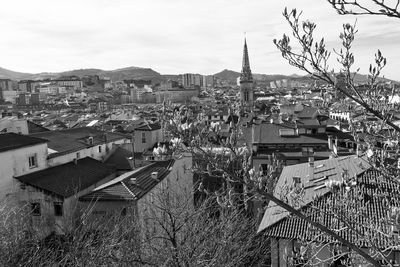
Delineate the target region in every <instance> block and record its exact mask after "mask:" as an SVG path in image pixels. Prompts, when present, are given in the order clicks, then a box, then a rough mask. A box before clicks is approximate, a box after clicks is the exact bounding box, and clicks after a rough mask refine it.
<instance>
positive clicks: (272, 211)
mask: <svg viewBox="0 0 400 267" xmlns="http://www.w3.org/2000/svg"><path fill="white" fill-rule="evenodd" d="M370 167H371V165H370V164H369V163H368V161H367V160H366V158H365V157H357V156H354V155H351V156H347V157H340V158H332V159H326V160H319V161H315V162H314V167H311V166H310V165H309V163H303V164H296V165H291V166H286V167H284V168H283V170H282V173H281V176H280V177H279V180H278V182H277V184H276V186H275V190H274V196H275V197H278V198H280V199H281V198H282V197H284V196H283V195H284V194H285V193H286V192H287V188H288V186H291V185H293V184H294V181H293V177H299V178H300V180H301V183H302V185H303V186H304V196H303V199H302V203H301V204H302V206H305V205H307V204H309V203H310V202H311V201H313V199H315V197H319V196H322V195H324V194H326V193H328V192H329V190H328V188H326V187H325V182H326V181H328V180H336V181H341V180H342V174H343V173H344V172H347V173H348V175H349V177H353V176H354V175H358V174H360V173H362V172H364V171H366V170H367V169H369V168H370ZM289 204H291V203H290V201H289ZM288 215H289V213H288V212H287V211H286V210H285V209H283V208H282V207H280V206H278V205H276V204H275V203H274V202H270V203H269V205H268V207H267V209H266V211H265V213H264V217H263V219H262V221H261V223H260V226H259V228H258V231H259V232H260V231H262V230H264V229H266V228H268V227H270V226H271V225H273V224H275V223H277V222H278V221H280V220H282V219H283V218H285V217H287V216H288Z"/></svg>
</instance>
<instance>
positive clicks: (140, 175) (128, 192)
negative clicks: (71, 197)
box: [80, 160, 175, 201]
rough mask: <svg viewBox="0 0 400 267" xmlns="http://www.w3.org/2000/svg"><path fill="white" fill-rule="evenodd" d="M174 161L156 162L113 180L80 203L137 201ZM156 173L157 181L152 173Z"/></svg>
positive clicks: (166, 172)
mask: <svg viewBox="0 0 400 267" xmlns="http://www.w3.org/2000/svg"><path fill="white" fill-rule="evenodd" d="M174 162H175V161H174V160H166V161H156V162H154V163H152V164H150V165H147V166H144V167H142V168H139V169H136V170H134V171H131V172H127V173H124V174H123V175H121V176H119V177H117V178H115V179H114V180H112V181H110V182H109V183H107V184H105V185H103V186H100V187H99V188H95V189H94V190H93V191H92V192H91V193H89V194H87V195H85V196H82V197H81V198H80V200H82V201H94V200H95V201H107V200H108V201H110V200H138V199H140V198H142V197H143V196H144V195H146V194H147V193H148V192H149V191H150V190H151V189H152V188H153V187H154V186H156V185H157V184H158V183H159V182H161V181H162V180H163V179H164V178H165V177H166V176H167V175H168V174H169V173H170V171H171V168H172V166H173V164H174ZM153 172H157V173H158V176H157V179H154V178H152V173H153Z"/></svg>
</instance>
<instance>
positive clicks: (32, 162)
mask: <svg viewBox="0 0 400 267" xmlns="http://www.w3.org/2000/svg"><path fill="white" fill-rule="evenodd" d="M37 166H38V164H37V155H36V154H34V155H32V156H29V168H30V169H32V168H36V167H37Z"/></svg>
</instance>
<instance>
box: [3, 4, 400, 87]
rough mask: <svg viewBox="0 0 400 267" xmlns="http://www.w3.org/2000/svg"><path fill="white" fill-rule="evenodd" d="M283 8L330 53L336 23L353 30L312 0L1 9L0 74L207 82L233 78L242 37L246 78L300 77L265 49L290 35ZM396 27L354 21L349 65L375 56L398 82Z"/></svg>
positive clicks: (273, 50)
mask: <svg viewBox="0 0 400 267" xmlns="http://www.w3.org/2000/svg"><path fill="white" fill-rule="evenodd" d="M286 6H287V7H288V8H293V7H297V8H299V7H300V9H303V17H304V19H310V20H313V21H315V22H317V23H318V27H317V30H316V35H317V37H318V38H321V37H325V40H326V41H327V44H328V46H329V47H331V48H333V47H337V46H338V45H339V44H340V42H339V41H338V36H339V32H340V30H341V27H342V26H341V25H342V23H343V22H350V23H353V22H354V21H355V17H346V16H339V15H337V14H336V12H335V11H334V10H333V9H332V8H331V7H330V6H329V4H328V3H327V2H326V1H315V0H283V1H265V0H252V1H245V0H203V1H198V0H168V1H165V0H113V1H110V0H86V1H79V0H68V1H67V0H58V1H53V0H41V1H30V0H14V1H7V3H6V4H4V3H3V5H2V8H1V9H0V28H1V29H2V36H3V37H4V38H3V39H2V40H1V42H0V58H1V59H2V62H1V65H2V67H6V68H10V69H13V70H16V71H23V72H41V71H62V70H70V69H75V68H85V67H95V68H103V69H113V68H120V67H124V66H130V65H133V66H143V67H151V68H153V69H155V70H156V71H159V72H161V73H184V72H195V73H205V74H211V73H215V72H218V71H220V70H222V69H225V68H228V69H234V70H239V69H240V66H241V57H242V55H241V53H242V48H243V38H244V32H246V36H247V39H248V45H249V54H250V62H251V67H252V69H253V71H254V72H258V73H293V72H297V73H299V71H296V70H295V69H294V68H293V67H291V66H289V65H288V64H287V62H285V61H284V60H283V59H282V58H281V55H280V53H279V52H278V51H277V48H276V47H275V46H274V44H273V43H272V39H274V38H280V37H281V36H282V34H283V33H290V28H289V27H288V25H287V23H286V22H285V21H284V18H283V17H282V11H283V9H284V8H285V7H286ZM399 22H400V21H399ZM396 23H397V21H394V20H393V19H392V20H390V19H385V18H375V17H367V16H364V17H358V22H357V24H358V27H359V33H358V35H357V39H356V41H355V43H354V49H355V54H356V55H359V57H358V58H357V64H358V65H360V66H368V64H369V60H370V59H371V58H373V53H374V52H375V51H376V49H377V48H379V47H381V48H382V50H384V53H385V55H387V56H388V59H389V60H388V61H389V62H392V63H393V65H389V66H388V67H387V70H386V72H387V75H388V76H390V77H393V78H397V79H399V80H400V77H399V74H398V73H397V69H398V67H399V66H397V65H398V63H397V62H400V60H399V57H400V56H399V55H398V53H397V44H398V43H399V41H400V34H399V32H398V31H397V30H396V29H398V28H399V25H398V23H397V24H396ZM364 55H371V57H365V56H364Z"/></svg>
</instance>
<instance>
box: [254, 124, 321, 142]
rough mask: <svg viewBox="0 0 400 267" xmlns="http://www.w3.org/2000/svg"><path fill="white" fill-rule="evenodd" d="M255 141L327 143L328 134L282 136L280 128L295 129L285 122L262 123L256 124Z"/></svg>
mask: <svg viewBox="0 0 400 267" xmlns="http://www.w3.org/2000/svg"><path fill="white" fill-rule="evenodd" d="M253 127H254V135H253V143H256V144H327V140H328V137H327V135H326V134H313V135H311V134H300V135H297V136H280V134H279V130H280V129H293V127H289V126H287V125H283V124H275V123H262V124H260V125H254V126H253Z"/></svg>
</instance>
